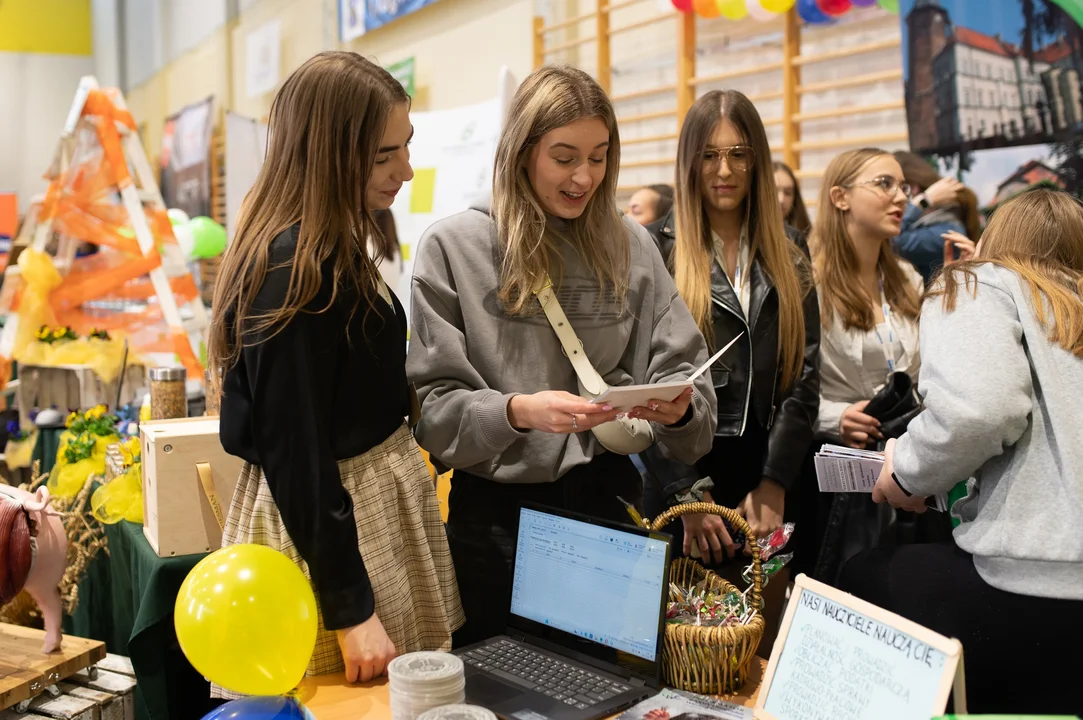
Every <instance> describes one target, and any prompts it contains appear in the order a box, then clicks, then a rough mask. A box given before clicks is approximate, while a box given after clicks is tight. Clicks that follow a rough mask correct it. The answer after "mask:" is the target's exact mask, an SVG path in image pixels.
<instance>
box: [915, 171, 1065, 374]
mask: <svg viewBox="0 0 1083 720" xmlns="http://www.w3.org/2000/svg"><path fill="white" fill-rule="evenodd" d="M983 264H989V265H999V266H1000V267H1003V268H1006V269H1008V270H1011V271H1012V272H1014V273H1015V274H1016V275H1018V276H1019V279H1020V280H1022V281H1023V282H1024V283H1025V284H1026V286H1027V288H1028V289H1029V290H1030V300H1031V304H1032V305H1033V307H1034V313H1035V315H1037V316H1038V322H1039V324H1040V325H1041V326H1042V328H1043V329H1045V330H1046V331H1047V332H1048V333H1049V340H1050V342H1052V343H1055V344H1057V345H1060V346H1061V347H1062V348H1064V349H1065V350H1067V351H1068V352H1070V353H1072V354H1073V355H1075V356H1076V357H1083V205H1080V203H1079V201H1078V200H1076V199H1075V198H1074V197H1072V196H1071V195H1068V194H1067V193H1065V192H1061V191H1059V190H1050V189H1047V188H1036V189H1034V190H1028V191H1026V192H1023V193H1021V194H1019V195H1016V196H1015V197H1013V198H1012V199H1010V200H1008V201H1007V202H1005V203H1004V204H1003V205H1002V206H1001V207H999V208H998V209H997V211H996V213H995V214H994V215H993V217H992V219H990V220H989V226H988V227H987V228H986V229H985V234H984V235H983V236H982V239H981V252H980V253H979V256H978V257H977V258H975V259H973V260H970V261H967V262H962V263H955V264H953V265H950V266H949V267H948V268H947V269H946V270H944V271H943V272H942V273H941V276H940V280H939V282H936V283H934V285H933V287H931V288H930V289H929V291H928V292H927V293H926V297H929V298H932V297H938V296H943V302H944V308H945V309H946V310H948V311H951V310H954V309H955V301H956V296H957V295H958V292H959V282H960V280H962V281H963V282H965V284H966V287H967V289H968V290H970V291H971V294H976V293H977V291H978V278H977V276H976V275H975V274H974V268H976V267H977V266H978V265H983ZM1050 315H1052V318H1050Z"/></svg>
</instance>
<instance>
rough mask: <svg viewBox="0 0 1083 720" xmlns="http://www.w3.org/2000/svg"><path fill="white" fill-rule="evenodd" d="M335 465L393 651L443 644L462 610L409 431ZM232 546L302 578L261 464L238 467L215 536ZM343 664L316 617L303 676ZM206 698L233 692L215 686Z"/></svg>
mask: <svg viewBox="0 0 1083 720" xmlns="http://www.w3.org/2000/svg"><path fill="white" fill-rule="evenodd" d="M338 468H339V474H340V475H341V478H342V486H343V487H344V488H345V489H346V491H347V492H348V493H349V494H350V497H352V498H353V512H354V519H355V521H356V523H357V542H358V546H359V548H360V549H361V557H362V558H363V559H364V561H365V568H366V569H367V570H368V575H369V580H370V581H371V582H372V592H373V595H374V596H375V599H376V615H377V616H378V617H379V618H380V622H381V623H383V626H384V629H385V630H386V631H387V635H388V637H389V638H391V641H392V642H393V643H395V649H396V650H397V651H398V653H399V654H400V655H402V654H404V653H408V652H416V651H419V650H440V651H447V650H450V649H451V633H452V632H453V631H454V630H457V629H458V628H459V627H460V626H462V624H463V622H464V620H465V617H464V615H463V610H462V606H461V605H460V603H459V591H458V587H457V586H456V584H455V568H454V566H453V565H452V563H451V552H450V551H449V550H448V544H447V536H446V535H445V533H444V524H443V521H442V520H441V518H440V508H439V506H438V504H437V500H436V488H435V487H434V485H433V481H432V476H431V475H429V472H428V470H427V469H426V468H425V462H424V460H423V459H422V457H421V451H420V449H419V448H418V446H417V444H416V443H415V442H414V437H413V435H412V434H411V433H410V430H409V429H408V428H407V427H406V426H405V425H403V426H402V427H401V428H399V429H398V430H397V431H395V433H394V434H393V435H391V437H389V438H388V439H387V440H385V441H384V442H382V443H381V444H380V445H377V446H376V447H374V448H373V449H372V450H370V451H368V452H367V453H365V454H363V455H359V456H358V457H354V458H350V459H348V460H342V461H340V462H339V463H338ZM241 543H255V544H258V545H266V546H268V547H272V548H274V549H275V550H278V551H280V552H282V553H283V554H285V555H286V556H287V557H289V558H290V559H292V560H293V561H294V562H295V563H297V565H298V566H299V567H300V568H301V570H302V571H303V572H304V573H305V576H306V577H308V578H309V579H311V575H310V574H309V571H308V566H307V565H306V564H305V561H304V560H302V559H301V556H300V554H299V553H298V552H297V549H296V548H295V547H294V545H293V542H292V541H291V540H290V537H289V535H288V534H287V533H286V528H285V526H284V525H283V524H282V517H281V516H280V515H279V512H278V507H277V506H276V505H275V502H274V499H273V498H272V497H271V491H270V488H269V487H268V486H267V479H266V478H265V477H264V475H263V471H262V470H261V469H260V467H259V466H257V465H251V464H245V466H244V469H243V470H242V471H241V478H240V480H239V481H238V483H237V489H236V490H235V491H234V493H233V502H232V503H231V504H230V508H229V516H228V518H227V519H226V527H225V529H224V531H223V533H222V545H223V546H226V545H237V544H241ZM421 598H425V600H423V601H422V600H420V599H421ZM318 600H319V598H318V597H317V604H318ZM344 669H345V668H344V665H343V662H342V654H341V652H340V651H339V647H338V640H337V638H336V635H335V633H334V632H332V631H329V630H326V629H324V627H323V617H322V615H321V616H320V624H319V630H318V632H317V635H316V649H315V651H314V652H313V655H312V661H311V662H310V663H309V666H308V673H307V674H308V675H324V674H327V673H335V672H341V671H342V670H344ZM211 696H212V697H216V698H228V699H236V698H239V697H241V696H240V695H237V694H235V693H232V692H231V691H228V690H225V689H224V688H221V687H218V686H216V685H212V686H211Z"/></svg>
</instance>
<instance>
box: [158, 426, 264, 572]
mask: <svg viewBox="0 0 1083 720" xmlns="http://www.w3.org/2000/svg"><path fill="white" fill-rule="evenodd" d="M139 434H140V443H141V446H142V454H143V517H144V523H143V534H144V535H145V536H146V538H147V541H148V542H149V543H150V546H151V547H152V548H153V549H154V552H155V553H157V554H158V557H173V556H177V555H193V554H197V553H205V552H211V551H214V550H217V549H219V548H220V547H221V546H222V530H221V527H220V526H219V524H218V519H217V517H216V515H215V511H214V509H213V508H212V507H211V504H210V502H209V501H208V499H207V496H206V494H205V493H204V491H203V485H202V481H201V479H200V474H199V472H200V468H199V467H198V466H199V465H201V464H206V465H209V472H210V477H211V479H212V481H213V485H214V489H215V492H216V494H217V498H218V506H219V510H220V512H221V515H222V518H223V519H224V518H225V514H226V512H228V510H229V503H230V500H231V499H232V498H233V490H234V488H236V487H237V479H238V478H239V477H240V474H241V467H242V465H243V464H244V461H243V460H241V459H240V458H237V457H234V456H232V455H230V454H229V453H227V452H226V451H225V450H224V449H223V448H222V443H221V441H220V440H219V439H218V418H217V417H195V418H183V419H179V420H153V421H150V422H145V423H141V424H140V425H139Z"/></svg>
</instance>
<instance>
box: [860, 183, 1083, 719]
mask: <svg viewBox="0 0 1083 720" xmlns="http://www.w3.org/2000/svg"><path fill="white" fill-rule="evenodd" d="M921 357H922V363H921V376H920V383H919V387H920V392H921V394H922V396H923V398H924V404H925V410H924V411H923V412H922V413H921V414H920V415H918V416H917V417H916V418H915V419H914V420H912V421H911V422H910V425H909V426H908V428H907V432H906V433H905V434H904V435H902V437H900V438H899V439H898V441H897V442H894V441H889V442H888V445H887V449H886V453H885V454H886V462H885V463H884V469H883V472H882V473H881V475H880V478H879V480H878V481H877V483H876V487H875V489H874V491H873V499H874V500H875V501H877V502H888V503H891V505H893V506H895V507H897V508H901V509H905V510H913V511H917V512H922V511H924V509H925V498H926V497H928V496H930V495H936V494H938V493H946V492H947V491H948V490H949V489H951V488H952V487H953V486H954V485H955V484H956V483H958V482H959V481H960V480H966V479H967V478H969V480H968V482H967V490H968V492H967V495H966V497H964V498H962V499H960V500H958V501H957V502H956V503H955V505H954V506H953V507H952V508H951V512H952V514H953V515H955V516H956V517H957V518H959V519H960V520H961V521H962V522H961V524H960V525H959V527H957V528H956V529H955V533H954V534H955V537H954V542H949V543H946V544H926V545H906V546H900V547H896V548H880V549H877V550H871V551H867V552H865V553H863V554H861V555H858V556H856V557H855V558H854V559H853V560H851V561H850V562H849V563H848V564H847V565H846V567H845V568H844V570H843V574H842V578H841V581H840V584H841V585H842V587H843V588H844V589H846V590H848V591H850V592H853V593H854V594H856V595H859V596H861V597H863V598H865V599H867V600H869V601H871V602H874V603H876V604H877V605H880V606H882V607H885V608H887V609H889V610H892V611H894V612H896V613H899V614H901V615H903V616H906V617H909V618H911V619H912V620H915V621H916V622H919V623H921V624H922V625H925V626H926V627H929V628H931V629H933V630H935V631H937V632H939V633H941V634H943V635H947V636H949V637H956V638H958V639H959V640H961V641H962V643H963V650H964V652H965V655H966V687H967V700H968V705H969V707H968V710H969V711H970V712H974V713H993V712H996V713H1025V714H1075V713H1078V712H1079V710H1080V708H1081V707H1083V703H1081V701H1080V696H1079V690H1078V680H1079V678H1078V671H1077V670H1076V669H1070V668H1071V663H1066V662H1064V661H1063V659H1062V658H1065V657H1069V656H1071V655H1074V654H1075V653H1076V652H1078V648H1079V647H1080V646H1081V645H1083V621H1081V618H1083V205H1081V204H1080V202H1079V201H1078V200H1076V199H1075V198H1074V197H1072V196H1070V195H1068V194H1067V193H1063V192H1058V191H1055V190H1049V189H1036V190H1031V191H1028V192H1025V193H1023V194H1021V195H1019V196H1016V197H1015V198H1013V199H1012V200H1009V201H1008V202H1006V203H1005V204H1004V205H1003V206H1002V207H1001V208H999V209H998V210H997V211H996V213H995V214H994V215H993V218H992V219H991V221H990V222H989V226H988V228H987V229H986V231H985V234H984V235H983V236H982V239H981V243H980V244H979V245H978V255H977V258H976V259H974V260H972V261H969V262H962V263H957V264H955V265H952V266H951V268H950V270H948V271H946V272H945V273H944V274H943V275H942V276H941V277H940V278H939V279H938V280H937V281H936V282H934V284H933V286H932V288H931V290H930V292H929V293H928V296H927V298H926V300H925V303H924V305H923V307H922V311H921ZM1019 661H1023V662H1027V661H1037V662H1039V663H1040V664H1041V668H1042V670H1041V672H1042V690H1041V692H1037V693H1026V692H1019V691H1012V690H1011V689H1009V688H1011V687H1012V685H1011V684H1010V681H1009V684H1007V685H1006V684H1005V680H1006V676H1005V672H1006V671H1007V672H1009V673H1010V672H1012V671H1010V670H1008V668H1009V667H1010V666H1011V665H1012V664H1013V663H1015V662H1019Z"/></svg>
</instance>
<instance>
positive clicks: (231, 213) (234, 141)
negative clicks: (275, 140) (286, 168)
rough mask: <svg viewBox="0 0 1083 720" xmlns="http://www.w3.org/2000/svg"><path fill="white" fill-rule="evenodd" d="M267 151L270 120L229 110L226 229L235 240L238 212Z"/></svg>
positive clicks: (230, 237)
mask: <svg viewBox="0 0 1083 720" xmlns="http://www.w3.org/2000/svg"><path fill="white" fill-rule="evenodd" d="M266 153H267V124H266V123H261V122H259V121H257V120H254V119H252V118H250V117H245V116H244V115H238V114H236V113H232V112H227V113H226V232H227V237H228V238H229V240H233V232H234V230H235V229H236V225H237V213H239V212H240V211H241V203H242V202H243V201H244V196H245V195H247V194H248V191H249V190H251V189H252V186H253V185H255V183H256V178H257V177H258V176H259V170H260V168H261V167H263V157H264V155H266Z"/></svg>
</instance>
